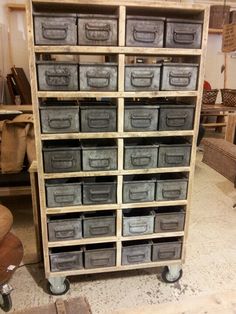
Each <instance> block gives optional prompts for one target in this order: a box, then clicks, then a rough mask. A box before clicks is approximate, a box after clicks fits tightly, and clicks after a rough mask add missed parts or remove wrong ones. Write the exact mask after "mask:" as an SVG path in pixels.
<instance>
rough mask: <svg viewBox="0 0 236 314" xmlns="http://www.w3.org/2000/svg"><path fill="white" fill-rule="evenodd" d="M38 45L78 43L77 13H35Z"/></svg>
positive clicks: (35, 34)
mask: <svg viewBox="0 0 236 314" xmlns="http://www.w3.org/2000/svg"><path fill="white" fill-rule="evenodd" d="M34 37H35V44H36V45H57V46H59V45H76V44H77V25H76V14H65V13H62V14H60V13H34Z"/></svg>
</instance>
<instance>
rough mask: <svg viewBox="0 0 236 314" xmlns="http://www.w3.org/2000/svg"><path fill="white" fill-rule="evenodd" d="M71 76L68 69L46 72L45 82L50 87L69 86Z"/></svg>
mask: <svg viewBox="0 0 236 314" xmlns="http://www.w3.org/2000/svg"><path fill="white" fill-rule="evenodd" d="M70 77H71V74H70V73H69V71H68V70H67V69H63V70H61V71H60V72H59V71H58V72H51V71H45V80H46V83H47V85H48V86H68V85H69V83H70Z"/></svg>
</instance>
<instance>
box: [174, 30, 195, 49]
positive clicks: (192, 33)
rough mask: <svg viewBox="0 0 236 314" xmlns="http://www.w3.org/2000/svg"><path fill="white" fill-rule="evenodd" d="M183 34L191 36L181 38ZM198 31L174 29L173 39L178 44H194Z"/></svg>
mask: <svg viewBox="0 0 236 314" xmlns="http://www.w3.org/2000/svg"><path fill="white" fill-rule="evenodd" d="M182 35H187V36H189V39H187V38H181V36H182ZM195 36H196V31H187V30H182V29H174V32H173V39H174V42H175V43H177V44H183V45H184V44H192V43H193V42H194V40H195Z"/></svg>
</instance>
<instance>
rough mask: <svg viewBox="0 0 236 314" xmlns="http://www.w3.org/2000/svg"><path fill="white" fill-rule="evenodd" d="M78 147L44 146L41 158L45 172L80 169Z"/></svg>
mask: <svg viewBox="0 0 236 314" xmlns="http://www.w3.org/2000/svg"><path fill="white" fill-rule="evenodd" d="M80 151H81V149H80V147H69V146H57V147H55V146H54V147H44V148H43V160H44V171H45V172H46V173H50V172H52V173H55V172H74V171H80V170H81V156H80V154H81V152H80Z"/></svg>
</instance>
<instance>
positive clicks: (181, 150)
mask: <svg viewBox="0 0 236 314" xmlns="http://www.w3.org/2000/svg"><path fill="white" fill-rule="evenodd" d="M190 154H191V145H190V144H172V145H166V144H160V145H159V157H158V167H184V166H189V163H190Z"/></svg>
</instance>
